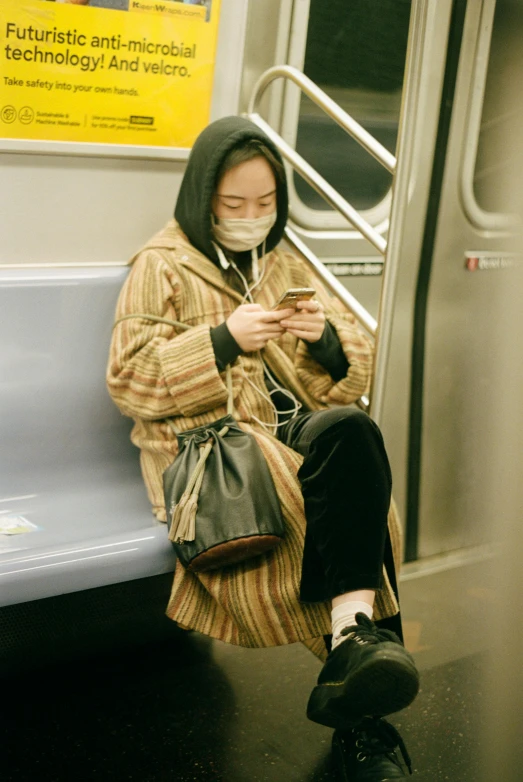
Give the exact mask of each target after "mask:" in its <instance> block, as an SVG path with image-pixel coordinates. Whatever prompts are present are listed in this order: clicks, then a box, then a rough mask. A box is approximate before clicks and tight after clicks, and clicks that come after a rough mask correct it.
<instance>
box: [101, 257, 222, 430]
mask: <svg viewBox="0 0 523 782" xmlns="http://www.w3.org/2000/svg"><path fill="white" fill-rule="evenodd" d="M177 287H178V282H177V280H176V278H175V275H174V272H173V270H172V269H171V268H170V267H169V266H167V264H166V263H165V261H164V260H163V259H162V257H161V255H160V254H159V253H157V252H155V251H149V252H144V253H142V254H141V255H139V256H138V258H137V260H136V261H135V263H134V265H133V267H132V269H131V272H130V274H129V276H128V278H127V280H126V282H125V284H124V286H123V288H122V291H121V293H120V297H119V299H118V304H117V308H116V319H118V318H121V317H122V316H123V315H131V314H133V313H146V314H150V315H157V316H160V317H163V318H169V319H170V320H178V319H179V318H178V317H177V313H176V309H175V304H174V302H175V301H176V298H177V296H176V293H177V290H176V289H177ZM107 385H108V388H109V393H110V394H111V396H112V398H113V400H114V401H115V402H116V404H117V405H118V407H119V408H120V410H121V411H122V412H123V413H125V414H126V415H129V416H131V417H138V418H143V419H148V420H154V419H160V418H167V417H171V416H179V415H182V416H191V417H192V416H195V415H200V414H202V413H205V412H207V411H209V410H212V409H214V408H216V407H219V406H221V405H225V404H226V402H227V388H226V386H225V383H224V381H223V379H222V377H221V376H220V373H219V372H218V368H217V366H216V361H215V357H214V351H213V347H212V342H211V337H210V326H209V325H207V324H201V325H197V326H194V327H191V328H190V329H188V330H186V331H182V330H179V329H178V330H177V329H175V328H174V327H173V326H169V325H166V324H161V323H158V324H157V323H152V322H150V321H146V320H144V319H140V318H132V319H129V320H125V321H123V322H122V323H119V324H118V325H117V326H116V327H115V329H114V331H113V336H112V341H111V349H110V355H109V364H108V367H107Z"/></svg>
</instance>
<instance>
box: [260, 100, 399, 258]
mask: <svg viewBox="0 0 523 782" xmlns="http://www.w3.org/2000/svg"><path fill="white" fill-rule="evenodd" d="M248 116H249V119H250V120H251V121H252V122H254V123H255V124H256V125H258V127H259V128H261V130H263V132H264V133H265V134H266V135H267V136H268V137H269V138H270V139H271V141H272V142H273V143H274V144H275V145H276V146H277V147H278V149H279V150H280V152H281V154H282V157H284V158H285V160H288V161H289V163H290V164H291V165H292V167H293V168H294V169H296V171H297V172H298V173H299V174H301V176H302V177H303V178H304V179H305V181H306V182H308V183H309V185H311V187H313V188H314V190H316V192H317V193H319V194H320V195H321V196H322V198H324V199H325V201H327V203H328V204H329V205H330V206H332V207H333V209H336V210H337V211H338V212H340V213H341V214H342V215H343V216H344V217H345V218H346V219H347V220H348V221H349V223H350V224H351V225H353V226H354V227H355V228H357V229H358V231H359V232H360V233H361V234H363V236H364V237H365V238H366V239H367V240H368V241H369V242H370V243H371V244H372V245H373V246H374V247H375V248H376V249H377V250H378V251H379V252H380V253H381V254H382V255H385V251H386V249H387V242H386V241H385V239H384V238H383V236H381V234H379V233H378V232H377V231H376V230H375V229H374V228H373V227H372V226H371V225H370V223H368V222H367V221H366V220H364V219H363V217H362V216H361V215H360V213H359V212H358V211H357V210H356V209H354V207H353V206H351V204H349V202H348V201H346V200H345V199H344V198H343V196H341V195H340V194H339V193H338V191H337V190H335V189H334V188H333V187H332V185H329V183H328V182H327V181H326V180H325V179H324V178H323V177H322V176H320V174H318V172H317V171H315V169H314V168H313V167H312V166H311V165H310V164H309V163H307V161H306V160H304V159H303V158H302V156H301V155H298V153H297V152H296V151H295V150H294V149H293V148H292V147H291V146H289V144H287V142H286V141H284V140H283V139H282V137H281V136H280V135H279V134H278V133H276V131H274V130H273V129H272V128H271V126H270V125H269V124H268V123H267V122H265V120H264V119H262V118H261V117H260V115H259V114H256V113H254V114H249V115H248Z"/></svg>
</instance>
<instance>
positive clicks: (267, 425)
mask: <svg viewBox="0 0 523 782" xmlns="http://www.w3.org/2000/svg"><path fill="white" fill-rule="evenodd" d="M213 245H214V249H215V250H216V252H217V254H218V258H219V260H220V264H221V266H222V268H223V269H227V268H228V267H229V266H232V268H233V269H234V271H235V272H236V274H237V275H238V276H239V278H240V279H241V281H242V283H243V287H244V288H245V294H244V297H243V301H242V303H243V302H245V301H246V300H248V301H249V302H250V303H251V304H254V300H253V298H252V291H253V290H254V289H255V288H257V287H258V286H259V285H260V284H261V282H262V280H263V278H264V276H265V272H266V270H267V257H266V253H265V241H264V242H263V245H262V259H263V269H262V273H261V274H259V267H258V253H257V251H256V248H255V247H253V249H252V250H251V258H252V264H253V278H255V282H254V285H251V286H250V287H249V283H248V282H247V280H246V279H245V276H244V275H243V274H242V272H241V271H240V270H239V269H238V267H237V265H236V264H235V262H234V261H233V260H229V259H228V258H226V257H225V253H224V252H223V250H222V248H221V247H220V246H219V245H218V244H215V243H214V242H213ZM256 278H257V279H256ZM258 354H259V356H260V359H261V362H262V365H263V372H264V374H265V375H266V376H267V377H268V378H269V380H270V381H271V383H272V384H273V385H274V388H273V389H272V390H271V391H269V390H268V389H267V394H268V396H267V394H264V393H263V391H262V390H261V389H260V388H258V386H257V385H256V383H253V381H252V380H251V379H250V378H249V377H247V375H246V374H245V372H244V371H243V369H242V370H241V372H242V375H243V377H244V378H245V380H246V381H247V382H248V383H249V385H251V386H252V388H254V390H255V391H257V393H258V394H259V395H260V396H261V397H262V398H263V399H265V401H266V402H268V403H269V404H270V406H271V407H272V410H273V413H274V418H275V421H274V422H273V423H271V422H270V421H261V420H260V419H259V418H258V417H257V416H255V415H253V416H252V418H253V419H254V420H255V421H256V422H257V423H259V424H260V426H263V428H264V429H267V431H270V430H271V429H272V430H273V431H272V432H271V434H275V431H276V429H277V428H278V427H279V426H283V425H284V424H286V423H287V421H290V420H292V419H293V418H296V416H297V415H298V413H299V411H300V410H301V408H302V407H303V405H302V403H301V402H300V401H299V400H298V399H296V397H295V396H294V394H293V393H292V391H289V390H288V389H287V388H284V387H283V386H281V385H280V384H279V383H278V381H277V380H276V378H275V377H274V376H273V375H272V374H271V373H270V372H269V369H268V367H267V365H266V364H265V361H264V360H263V357H262V355H261V352H260V351H258ZM278 392H280V393H282V394H283V395H284V396H286V397H288V398H289V400H290V401H291V402H292V403H293V408H291V409H289V410H281V411H278V408H277V407H276V405H275V404H274V402H273V401H272V399H271V395H272V394H276V393H278ZM278 412H281V413H284V414H286V415H288V414H289V413H291V415H290V417H289V418H288V419H286V420H285V421H278Z"/></svg>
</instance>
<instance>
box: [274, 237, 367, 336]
mask: <svg viewBox="0 0 523 782" xmlns="http://www.w3.org/2000/svg"><path fill="white" fill-rule="evenodd" d="M284 233H285V239H286V241H287V242H288V243H289V244H290V245H292V247H293V248H294V249H295V250H297V251H298V252H299V253H300V255H302V256H303V258H304V260H305V261H307V263H308V265H309V266H311V267H312V269H313V270H314V272H315V273H316V275H317V276H318V277H319V278H320V279H321V281H322V282H323V284H324V285H325V287H326V288H327V289H328V290H330V291H331V293H334V294H335V296H337V298H338V299H341V301H342V302H343V303H344V304H345V306H346V307H347V309H348V310H349V311H350V312H352V314H353V315H354V317H355V318H356V320H357V321H358V322H359V323H361V325H362V326H363V327H364V328H365V329H366V330H367V331H368V333H369V334H370V335H371V336H372V337H375V336H376V331H377V326H378V324H377V322H376V319H375V318H373V317H372V315H371V314H370V312H367V310H366V309H365V307H364V306H363V305H362V304H360V303H359V301H358V300H357V299H356V298H355V297H354V296H353V295H352V293H350V292H349V291H348V290H347V288H346V287H345V286H344V285H342V284H341V282H340V281H339V280H338V278H337V277H335V276H334V274H332V272H330V271H329V270H328V269H327V268H326V267H325V266H324V264H323V263H322V262H321V261H320V260H319V258H318V257H317V256H316V255H315V254H314V253H313V252H312V250H311V249H310V247H308V246H307V245H306V244H305V242H302V240H301V239H300V238H299V236H298V235H297V234H295V233H294V231H293V230H292V228H289V226H288V225H287V226H286V227H285V230H284Z"/></svg>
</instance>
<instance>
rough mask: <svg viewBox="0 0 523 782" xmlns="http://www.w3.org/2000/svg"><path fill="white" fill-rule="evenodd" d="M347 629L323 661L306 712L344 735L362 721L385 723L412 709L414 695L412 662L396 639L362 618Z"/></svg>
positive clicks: (358, 616) (415, 675)
mask: <svg viewBox="0 0 523 782" xmlns="http://www.w3.org/2000/svg"><path fill="white" fill-rule="evenodd" d="M356 622H357V624H356V625H353V626H352V627H346V628H345V629H344V630H342V635H346V636H347V640H345V641H343V642H342V643H341V644H339V646H337V647H336V648H335V649H334V650H333V651H332V652H331V653H330V654H329V656H328V657H327V662H326V663H325V665H324V666H323V668H322V670H321V673H320V675H319V677H318V684H317V685H316V687H315V688H314V689H313V691H312V693H311V696H310V698H309V703H308V706H307V716H308V718H309V719H310V720H313V721H314V722H319V723H320V724H321V725H327V726H328V727H329V728H337V729H340V730H347V729H348V728H351V727H352V726H354V725H356V724H357V723H358V722H359V721H360V720H361V719H362V718H363V717H384V716H386V715H387V714H392V713H393V712H395V711H400V709H404V708H405V707H406V706H408V705H409V703H412V701H413V700H414V698H415V697H416V695H417V693H418V689H419V675H418V671H417V670H416V665H415V663H414V659H413V657H412V655H411V654H409V652H407V650H406V649H405V647H404V646H403V644H402V643H401V641H400V639H399V638H398V636H397V635H396V634H395V633H393V632H391V631H390V630H379V629H378V628H377V627H376V625H375V624H374V622H372V621H371V620H370V619H369V618H368V617H367V616H365V614H361V613H360V614H356Z"/></svg>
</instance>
